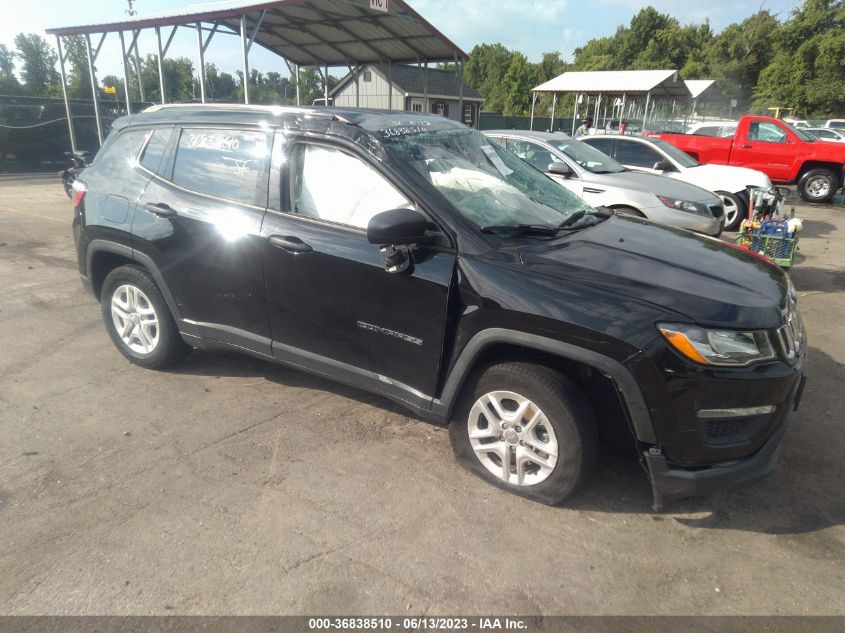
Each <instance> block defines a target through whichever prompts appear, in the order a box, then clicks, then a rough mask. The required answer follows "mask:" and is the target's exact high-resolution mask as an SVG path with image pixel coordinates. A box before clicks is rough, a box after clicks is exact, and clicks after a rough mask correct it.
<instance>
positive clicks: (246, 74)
mask: <svg viewBox="0 0 845 633" xmlns="http://www.w3.org/2000/svg"><path fill="white" fill-rule="evenodd" d="M256 30H257V29H256ZM241 57H242V58H243V59H242V60H241V61H242V63H243V73H244V79H243V82H244V103H245V104H248V103H249V46H247V37H246V15H241Z"/></svg>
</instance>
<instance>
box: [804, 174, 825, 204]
mask: <svg viewBox="0 0 845 633" xmlns="http://www.w3.org/2000/svg"><path fill="white" fill-rule="evenodd" d="M830 188H831V183H830V178H828V177H827V176H813V177H812V178H810V180H809V181H808V182H807V185H806V190H807V195H808V196H810V197H811V198H813V199H814V200H822V199H824V198H826V197H827V196H828V194H830Z"/></svg>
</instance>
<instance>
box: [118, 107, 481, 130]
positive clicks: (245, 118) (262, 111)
mask: <svg viewBox="0 0 845 633" xmlns="http://www.w3.org/2000/svg"><path fill="white" fill-rule="evenodd" d="M303 119H312V120H313V119H322V120H324V121H327V122H328V121H335V122H339V123H342V124H343V123H345V124H348V125H353V126H357V127H360V128H362V129H364V130H366V131H367V132H380V131H382V130H385V129H388V128H395V127H403V126H410V125H414V124H416V125H425V126H426V127H431V129H444V128H462V127H465V126H464V125H463V124H462V123H460V122H458V121H452V120H451V119H447V118H445V117H442V116H439V115H436V114H423V113H420V112H408V111H404V110H373V109H366V108H336V107H325V106H275V105H252V104H240V103H204V104H203V103H183V104H167V105H154V106H151V107H149V108H147V109H146V110H144V111H143V112H140V113H138V114H133V115H130V116H127V117H122V118H121V119H118V120H117V121H115V127H124V126H127V125H143V124H149V123H209V124H214V123H221V124H223V123H225V124H229V123H237V124H249V123H253V124H254V123H265V124H270V125H273V124H275V125H280V124H288V125H292V126H296V123H297V122H298V121H301V120H303Z"/></svg>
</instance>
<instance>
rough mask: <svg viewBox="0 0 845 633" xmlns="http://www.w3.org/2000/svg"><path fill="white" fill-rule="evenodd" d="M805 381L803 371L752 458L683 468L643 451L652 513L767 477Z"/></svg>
mask: <svg viewBox="0 0 845 633" xmlns="http://www.w3.org/2000/svg"><path fill="white" fill-rule="evenodd" d="M806 379H807V378H806V367H805V369H804V372H803V373H802V375H801V378H800V380H799V381H797V382H796V385H795V388H794V389H793V391H792V393H791V394H790V397H789V401H788V406H787V407H785V410H784V413H783V415H782V417H781V419H780V420H779V421H778V423H777V426H776V427H775V430H774V432H773V433H772V435H771V436H770V437H769V439H768V440H767V441H766V442H765V444H763V445H762V446H761V447H760V448H759V449H758V450H757V451H756V452H755V453H754V454H753V455H750V456H748V457H745V458H743V459H739V460H734V461H730V462H726V463H719V464H714V465H712V466H709V467H700V468H683V467H681V466H678V465H675V464H672V463H671V462H670V461H669V460H667V459H666V457H665V456H664V455H663V453H662V452H661V451H660V449H657V448H652V449H649V450H647V451H645V452H644V453H643V461H644V463H645V465H646V467H647V468H648V473H649V478H650V480H651V487H652V493H653V507H654V510H655V511H660V510H662V509H663V508H665V506H666V505H667V504H669V503H671V502H673V501H678V500H680V499H686V498H688V497H700V496H706V495H709V494H713V493H714V492H717V491H719V490H725V489H728V488H732V487H734V486H738V485H740V484H743V483H747V482H750V481H755V480H757V479H761V478H763V477H766V476H767V475H769V474H770V473H771V472H772V471H773V470H774V468H775V466H776V465H777V462H778V456H779V454H780V445H781V441H782V440H783V436H784V434H785V433H786V429H787V427H788V425H789V414H790V413H791V412H792V411H794V410H797V409H798V405H799V404H800V401H801V396H802V394H803V392H804V386H805V384H806Z"/></svg>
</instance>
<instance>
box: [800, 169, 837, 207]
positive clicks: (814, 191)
mask: <svg viewBox="0 0 845 633" xmlns="http://www.w3.org/2000/svg"><path fill="white" fill-rule="evenodd" d="M838 184H839V181H838V180H837V179H836V175H835V174H834V173H833V172H832V171H830V170H829V169H824V168H820V169H811V170H810V171H808V172H807V173H806V174H804V175H803V176H801V179H800V180H799V181H798V195H800V196H801V199H802V200H804V201H805V202H816V203H825V202H830V201H831V200H833V196H834V194H836V190H837V188H838Z"/></svg>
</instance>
